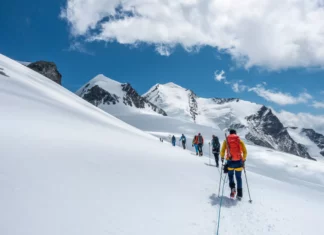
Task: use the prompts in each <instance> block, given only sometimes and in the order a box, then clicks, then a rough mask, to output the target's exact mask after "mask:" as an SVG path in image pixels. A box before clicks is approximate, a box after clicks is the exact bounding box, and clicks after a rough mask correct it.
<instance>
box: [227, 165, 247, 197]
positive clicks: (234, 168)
mask: <svg viewBox="0 0 324 235" xmlns="http://www.w3.org/2000/svg"><path fill="white" fill-rule="evenodd" d="M227 164H228V168H229V169H228V179H229V186H230V188H231V189H232V188H235V182H234V174H235V178H236V183H237V189H242V169H243V168H242V162H241V161H228V162H227ZM240 191H241V190H240Z"/></svg>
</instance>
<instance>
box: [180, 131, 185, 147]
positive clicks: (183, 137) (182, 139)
mask: <svg viewBox="0 0 324 235" xmlns="http://www.w3.org/2000/svg"><path fill="white" fill-rule="evenodd" d="M179 141H180V142H182V147H183V149H186V137H185V136H184V134H182V136H181V137H180V140H179Z"/></svg>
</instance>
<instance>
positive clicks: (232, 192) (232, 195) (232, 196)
mask: <svg viewBox="0 0 324 235" xmlns="http://www.w3.org/2000/svg"><path fill="white" fill-rule="evenodd" d="M235 194H236V190H235V188H232V189H231V194H230V198H232V199H234V198H235Z"/></svg>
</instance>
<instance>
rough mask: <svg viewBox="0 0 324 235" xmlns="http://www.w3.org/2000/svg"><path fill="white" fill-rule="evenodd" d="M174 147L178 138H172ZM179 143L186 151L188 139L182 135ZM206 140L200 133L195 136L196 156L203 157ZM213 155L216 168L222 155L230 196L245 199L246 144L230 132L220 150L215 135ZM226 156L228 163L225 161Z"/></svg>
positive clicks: (234, 133)
mask: <svg viewBox="0 0 324 235" xmlns="http://www.w3.org/2000/svg"><path fill="white" fill-rule="evenodd" d="M171 140H172V145H173V146H175V145H176V138H175V136H172V139H171ZM179 141H180V142H181V143H182V147H183V149H186V137H185V136H184V134H182V135H181V137H180V139H179ZM203 146H204V138H203V137H202V135H201V134H200V133H199V134H198V135H195V136H194V138H193V140H192V147H195V150H196V155H197V156H198V155H199V156H200V157H202V156H203ZM211 147H212V153H213V155H214V157H215V162H216V167H219V154H220V155H221V161H222V165H223V166H224V172H225V173H228V178H229V187H230V189H231V194H230V196H231V197H232V198H233V197H235V195H236V193H237V198H238V199H241V198H242V197H243V185H242V170H243V169H244V166H245V161H246V156H247V150H246V147H245V144H244V142H243V141H242V140H241V139H240V137H239V136H238V135H237V134H236V131H235V130H230V134H229V135H228V136H227V138H226V139H225V140H224V141H223V144H222V148H221V149H220V142H219V139H218V137H217V136H215V135H213V136H212V140H211ZM225 156H226V163H225V165H224V160H225ZM234 175H235V178H236V183H237V187H235V186H236V185H235V181H234Z"/></svg>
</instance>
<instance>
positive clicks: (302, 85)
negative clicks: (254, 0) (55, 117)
mask: <svg viewBox="0 0 324 235" xmlns="http://www.w3.org/2000/svg"><path fill="white" fill-rule="evenodd" d="M96 1H97V2H98V4H103V5H102V6H106V5H104V4H108V5H107V6H106V7H107V9H110V8H111V7H114V5H109V4H111V2H114V0H112V1H110V2H109V1H108V0H106V1H105V0H96ZM231 1H232V0H231ZM233 1H234V0H233ZM70 2H71V1H70ZM75 2H80V1H75ZM85 2H87V1H85ZM108 2H109V3H108ZM139 2H140V1H139ZM89 4H90V3H89ZM66 6H67V1H66V0H59V1H58V0H57V1H40V0H31V1H18V0H4V1H2V3H1V8H0V35H1V37H0V53H2V54H4V55H6V56H8V57H11V58H13V59H16V60H20V61H37V60H48V61H53V62H55V63H56V64H57V66H58V68H59V71H60V72H61V73H62V75H63V85H64V86H65V87H66V88H68V89H69V90H71V91H76V90H77V89H78V88H80V87H81V86H82V85H83V84H84V83H86V82H87V81H88V80H90V79H91V78H93V77H94V76H96V75H97V74H104V75H106V76H108V77H110V78H112V79H114V80H118V81H120V82H129V83H131V84H132V85H133V87H134V88H135V89H137V90H138V91H139V92H140V93H144V92H146V91H147V90H148V89H149V88H150V87H151V86H153V85H154V84H156V83H167V82H170V81H172V82H174V83H177V84H179V85H181V86H183V87H186V88H189V89H192V90H194V91H195V92H196V93H197V95H199V96H202V97H238V98H241V99H245V100H249V101H253V102H256V103H262V104H265V105H268V106H271V107H273V108H275V109H276V110H277V111H279V110H281V109H285V110H287V111H290V112H294V113H298V112H306V113H312V114H323V113H324V112H323V111H324V106H323V102H324V80H323V79H324V70H323V69H320V67H324V64H321V63H322V60H321V59H322V58H320V57H319V56H313V55H312V54H311V55H309V54H310V53H313V54H316V51H317V49H316V48H315V49H314V51H307V52H305V54H300V55H298V58H293V59H291V60H290V58H289V54H287V55H286V54H284V55H282V54H283V53H284V52H285V50H286V48H284V47H283V48H280V50H278V51H275V50H276V47H279V46H276V47H274V49H273V50H270V49H267V48H268V47H269V48H271V46H272V45H268V44H267V43H268V42H267V40H265V41H264V42H263V46H264V47H263V46H262V48H261V49H260V48H259V49H258V50H255V48H254V47H253V45H254V44H255V45H256V42H255V41H254V38H255V35H253V34H252V35H251V34H249V36H246V35H245V34H244V35H243V36H241V37H242V40H241V41H239V42H235V44H233V45H237V46H236V48H238V49H235V50H230V51H229V50H225V49H224V48H226V41H222V40H218V41H217V40H215V41H211V40H210V39H209V38H210V37H209V36H210V35H201V36H200V35H199V30H200V28H199V26H195V27H196V29H195V30H196V31H197V35H198V36H197V35H195V33H194V32H195V31H194V32H193V33H190V34H188V35H189V36H186V37H184V38H182V35H184V34H186V33H187V32H184V33H182V34H180V35H179V33H178V32H177V31H179V30H178V28H177V30H175V29H172V28H171V27H170V32H169V31H168V30H167V31H166V32H165V33H166V34H168V38H163V37H162V38H161V37H159V35H156V34H154V30H155V28H156V27H158V25H155V26H154V22H156V21H157V20H160V19H154V20H152V21H150V22H148V23H149V24H148V23H145V24H146V25H152V24H153V26H154V28H153V29H152V30H147V31H145V32H144V31H142V27H140V28H138V27H137V26H136V27H137V28H136V27H135V26H134V27H130V26H128V27H130V28H126V29H124V31H121V30H122V29H123V27H124V25H122V23H123V22H120V19H121V20H123V18H125V17H126V18H127V17H131V15H132V14H130V13H129V12H128V11H126V10H125V12H126V13H124V15H118V16H119V17H118V19H117V17H116V15H115V17H116V19H115V23H116V24H117V26H118V28H117V29H114V28H113V26H114V25H111V24H108V25H107V27H110V28H109V30H108V29H107V31H106V32H104V30H100V27H96V28H94V27H92V26H91V23H92V22H93V19H95V16H96V13H98V12H97V11H102V10H101V9H100V7H97V8H96V7H94V9H92V8H91V9H89V8H90V7H89V6H91V5H89V6H88V7H87V5H85V6H84V5H82V6H79V7H80V9H89V10H88V11H87V12H85V13H84V12H83V13H82V12H81V13H82V14H81V16H80V17H78V16H77V13H79V12H80V11H77V13H75V12H74V14H70V16H68V15H67V14H65V16H64V14H62V12H63V13H64V9H69V8H68V7H66ZM137 7H138V9H145V8H142V6H137ZM158 7H159V6H158ZM166 7H167V6H166ZM172 7H173V6H172ZM77 8H78V6H77V3H76V6H75V8H71V9H70V13H71V12H72V13H73V10H74V9H77ZM124 8H125V9H127V6H124ZM133 8H136V6H135V7H134V6H133ZM133 8H132V9H133ZM186 9H187V8H186ZM175 10H176V9H173V8H172V9H171V10H170V11H175ZM138 11H139V12H140V10H138ZM150 11H151V10H150ZM242 11H244V10H242ZM65 12H68V11H65ZM101 13H102V14H103V13H106V15H104V14H103V15H104V16H107V15H108V16H111V15H112V14H111V13H110V12H109V11H108V10H107V12H101ZM114 14H116V13H114ZM125 14H126V16H125ZM142 14H145V12H142ZM177 14H178V13H177V12H176V13H175V15H174V16H175V18H176V17H177V16H178V15H177ZM157 15H159V12H157V13H156V15H155V16H157ZM60 16H61V17H60ZM155 16H154V17H155ZM91 17H92V18H91ZM179 17H180V15H179ZM85 18H86V19H85ZM90 18H91V19H90ZM163 19H165V17H164V18H163ZM202 19H203V16H202ZM86 20H88V22H86ZM104 21H105V18H104V17H102V18H99V19H97V21H95V23H97V24H101V22H104ZM179 21H181V20H179ZM107 22H108V23H110V22H112V20H111V19H110V20H107ZM152 22H153V23H152ZM161 23H165V24H166V25H167V24H168V22H163V21H161ZM176 23H177V22H176ZM185 23H186V22H185ZM293 23H294V22H293ZM118 24H120V25H118ZM174 24H175V23H174V22H173V23H172V26H173V25H174ZM89 25H90V26H89ZM128 25H129V24H128ZM159 25H160V24H159ZM193 25H195V24H193ZM287 25H288V23H287ZM91 27H92V28H91ZM211 27H212V26H211ZM179 28H183V27H182V25H179ZM163 29H165V28H163ZM167 29H168V28H167ZM132 30H133V31H132ZM161 30H162V29H161ZM161 30H159V32H160V31H161ZM314 30H315V29H314ZM233 31H234V29H233ZM314 32H315V33H316V31H314ZM221 33H222V32H220V33H219V34H221ZM255 33H256V35H258V34H257V33H258V32H255ZM291 34H292V33H291ZM107 35H108V36H107ZM237 35H239V34H237ZM292 35H294V34H292ZM227 36H228V35H225V36H224V38H225V37H227ZM281 36H282V37H283V35H281V34H279V37H278V38H281ZM191 37H192V38H191ZM94 38H95V40H94ZM169 38H174V39H172V40H173V41H172V42H170V41H169ZM246 38H248V39H249V41H248V42H251V43H252V44H246V46H245V47H244V48H240V47H239V45H242V44H244V43H246ZM263 39H264V37H262V38H260V40H259V41H262V40H263ZM89 40H90V41H91V42H89ZM159 40H161V41H159ZM170 40H171V39H170ZM309 40H310V41H311V40H312V39H311V38H310V39H309ZM314 40H315V39H314ZM229 41H230V40H229ZM259 41H258V42H259ZM139 42H140V43H139ZM197 44H198V45H200V44H204V45H206V46H203V47H200V48H199V50H197V47H196V45H197ZM313 44H314V43H313ZM313 44H312V45H313ZM280 45H281V44H280ZM284 45H286V44H284ZM256 47H258V45H256ZM246 48H248V49H246ZM307 48H309V45H308V46H307ZM269 50H270V51H269ZM318 50H323V48H321V45H319V48H318ZM289 53H290V52H289ZM166 54H167V56H166ZM290 54H291V53H290ZM238 55H239V56H238ZM241 55H243V56H241ZM277 55H280V56H281V57H279V56H278V59H276V58H277ZM299 57H301V58H302V59H300V58H299ZM246 58H248V59H246ZM287 61H288V62H287ZM323 61H324V59H323ZM279 62H280V63H279ZM221 71H224V75H223V77H224V78H225V79H222V80H220V81H217V80H215V73H216V75H217V74H220V73H221ZM218 78H220V77H218ZM234 84H236V85H234ZM233 86H236V88H240V89H239V90H238V89H233ZM235 91H236V92H235ZM315 104H317V105H315ZM314 106H315V107H314Z"/></svg>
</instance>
